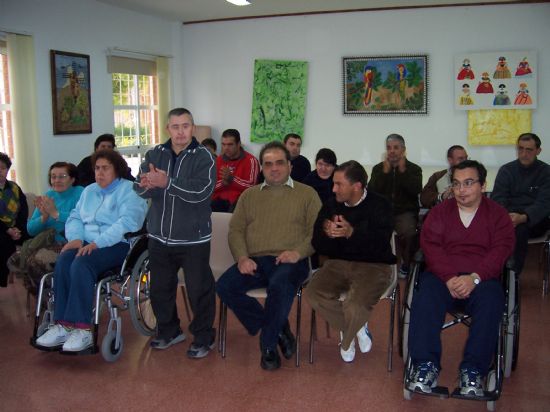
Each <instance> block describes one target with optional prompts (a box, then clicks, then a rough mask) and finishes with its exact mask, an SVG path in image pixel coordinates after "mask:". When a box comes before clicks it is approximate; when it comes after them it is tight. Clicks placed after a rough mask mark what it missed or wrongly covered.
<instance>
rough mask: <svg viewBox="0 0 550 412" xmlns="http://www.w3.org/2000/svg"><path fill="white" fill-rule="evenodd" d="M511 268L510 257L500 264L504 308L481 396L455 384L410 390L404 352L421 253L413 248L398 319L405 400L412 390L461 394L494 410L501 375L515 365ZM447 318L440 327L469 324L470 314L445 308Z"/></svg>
mask: <svg viewBox="0 0 550 412" xmlns="http://www.w3.org/2000/svg"><path fill="white" fill-rule="evenodd" d="M512 268H513V260H512V259H509V260H508V261H507V262H506V265H505V267H504V268H503V274H502V283H503V288H504V296H505V300H504V311H503V314H502V320H501V323H500V328H499V334H498V340H497V345H496V348H495V354H494V360H493V362H492V366H491V367H490V370H489V372H488V374H487V377H486V380H485V389H484V396H471V395H469V396H465V395H461V394H460V390H459V389H458V388H457V389H456V390H455V391H454V392H452V393H451V394H449V390H448V388H447V387H444V386H437V387H435V388H432V393H431V394H430V393H425V392H422V391H420V390H411V389H410V386H409V384H410V382H411V379H412V373H413V365H412V360H411V357H410V354H409V353H408V336H409V324H410V315H411V313H410V312H411V305H412V299H413V295H414V292H415V290H416V289H417V288H418V281H419V275H420V273H422V271H423V269H424V256H423V254H422V251H419V252H417V254H416V256H415V264H414V266H413V268H412V270H411V273H410V275H409V279H408V280H407V285H406V289H405V294H404V298H403V307H402V308H401V316H400V320H399V331H398V332H399V342H400V348H399V349H400V354H401V356H402V357H403V360H404V363H405V367H404V372H403V396H404V398H405V399H406V400H410V399H412V396H413V393H419V394H422V395H431V396H436V397H439V398H448V397H449V396H450V397H453V398H461V399H468V400H477V401H485V402H487V410H489V411H494V410H495V406H496V405H495V403H496V401H497V400H498V399H499V397H500V394H501V391H502V384H503V381H504V378H505V377H509V376H510V374H511V372H512V371H513V370H515V368H516V366H517V356H518V350H519V325H520V321H519V316H520V293H519V292H520V290H519V279H518V277H517V276H516V273H515V272H514V270H513V269H512ZM449 315H450V317H451V319H450V320H449V321H447V322H445V323H444V324H443V326H442V328H441V329H442V330H445V329H448V328H450V327H452V326H454V325H457V324H464V325H465V326H468V327H469V326H470V324H471V317H470V316H469V315H466V314H464V313H461V312H449Z"/></svg>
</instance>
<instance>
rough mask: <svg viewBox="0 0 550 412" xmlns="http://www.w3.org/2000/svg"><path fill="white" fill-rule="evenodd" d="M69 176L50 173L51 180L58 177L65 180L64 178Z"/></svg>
mask: <svg viewBox="0 0 550 412" xmlns="http://www.w3.org/2000/svg"><path fill="white" fill-rule="evenodd" d="M68 177H69V175H68V174H62V175H50V179H51V180H56V179H58V180H63V179H66V178H68Z"/></svg>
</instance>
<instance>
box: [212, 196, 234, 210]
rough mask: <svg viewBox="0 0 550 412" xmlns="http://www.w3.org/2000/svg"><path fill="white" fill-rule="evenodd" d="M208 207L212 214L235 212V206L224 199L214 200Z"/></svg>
mask: <svg viewBox="0 0 550 412" xmlns="http://www.w3.org/2000/svg"><path fill="white" fill-rule="evenodd" d="M210 207H211V208H212V212H225V213H233V211H234V210H235V205H234V204H231V203H230V202H229V200H226V199H214V200H212V203H210Z"/></svg>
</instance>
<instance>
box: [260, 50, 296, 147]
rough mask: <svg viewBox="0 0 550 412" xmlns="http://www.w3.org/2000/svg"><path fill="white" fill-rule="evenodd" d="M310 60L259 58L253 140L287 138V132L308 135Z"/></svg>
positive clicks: (263, 140)
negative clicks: (306, 118)
mask: <svg viewBox="0 0 550 412" xmlns="http://www.w3.org/2000/svg"><path fill="white" fill-rule="evenodd" d="M306 94H307V62H299V61H283V60H256V61H255V62H254V90H253V96H252V124H251V127H250V129H251V132H250V140H251V141H252V142H256V143H267V142H270V141H272V140H283V138H284V136H285V135H286V134H287V133H296V134H299V135H300V136H302V137H303V135H304V116H305V108H306Z"/></svg>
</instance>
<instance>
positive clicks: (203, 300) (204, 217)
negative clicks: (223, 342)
mask: <svg viewBox="0 0 550 412" xmlns="http://www.w3.org/2000/svg"><path fill="white" fill-rule="evenodd" d="M166 130H167V131H168V134H169V136H170V139H169V140H168V141H167V142H166V143H163V144H160V145H157V146H155V147H154V148H153V149H151V150H149V151H148V152H147V153H146V154H145V161H144V162H143V164H142V165H141V167H140V170H141V173H140V175H139V176H138V179H137V180H136V182H135V184H134V189H135V190H136V192H137V193H138V194H139V195H140V196H141V197H143V198H148V199H151V208H150V209H149V213H148V215H147V231H148V233H149V267H150V269H151V305H152V307H153V312H154V314H155V316H156V318H157V336H156V337H155V338H154V339H153V340H151V343H150V345H151V347H152V348H154V349H166V348H168V347H170V346H172V345H174V344H176V343H178V342H182V341H184V340H185V334H184V333H183V332H182V330H181V328H180V320H179V318H178V311H177V308H176V293H177V284H178V270H179V269H180V268H183V272H184V275H185V285H186V289H187V295H188V296H189V302H190V304H191V310H192V311H193V321H192V322H191V323H190V325H189V331H190V332H191V333H192V334H193V336H194V340H193V342H192V343H191V346H190V347H189V349H188V351H187V356H188V357H190V358H194V359H197V358H203V357H205V356H206V355H208V352H209V351H210V350H211V349H212V348H213V347H214V338H215V335H216V333H215V330H214V328H213V324H214V317H215V313H216V292H215V290H214V277H213V276H212V270H211V269H210V263H209V261H210V238H211V236H212V224H211V221H210V215H211V213H212V211H211V209H210V196H211V195H212V191H213V190H214V184H215V183H216V167H215V161H214V157H213V156H212V154H211V153H210V152H209V151H208V149H207V148H206V147H205V146H202V145H200V144H199V142H198V141H197V140H196V139H195V137H193V133H194V132H195V124H194V121H193V116H192V115H191V112H189V110H187V109H183V108H178V109H173V110H171V111H170V113H168V124H167V126H166Z"/></svg>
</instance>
